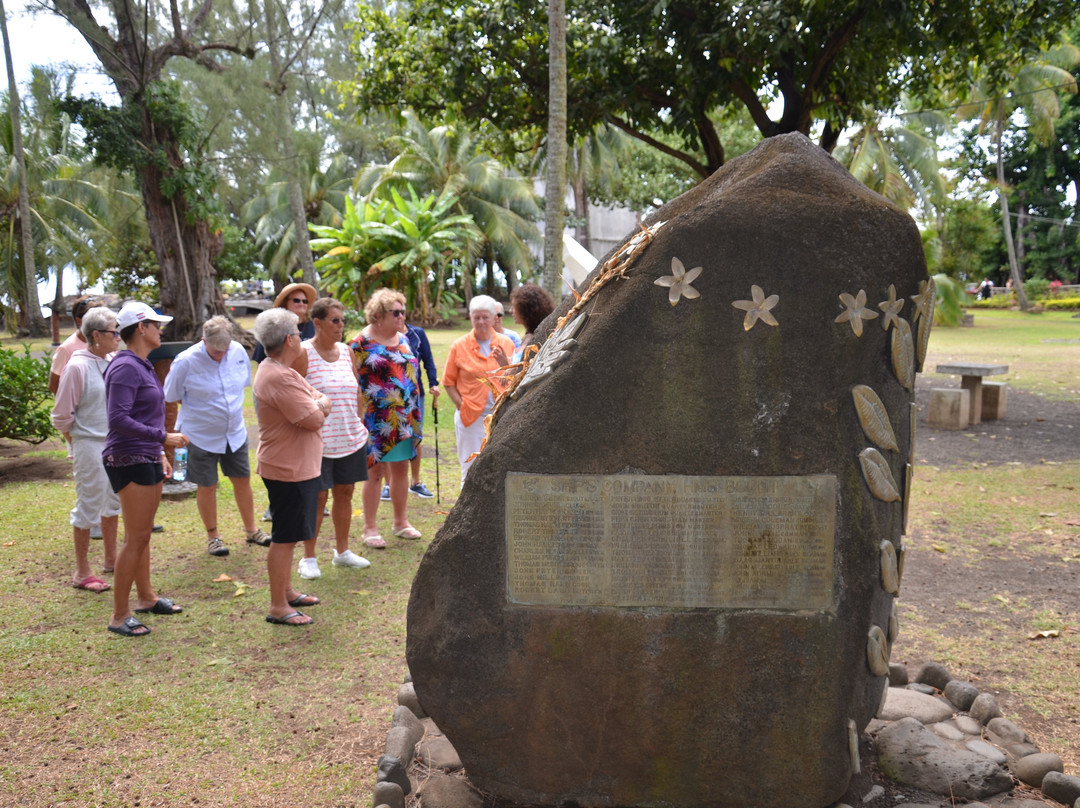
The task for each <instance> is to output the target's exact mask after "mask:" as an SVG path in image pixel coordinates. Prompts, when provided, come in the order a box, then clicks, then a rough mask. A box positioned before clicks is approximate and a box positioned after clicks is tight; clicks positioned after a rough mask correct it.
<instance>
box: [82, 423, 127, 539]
mask: <svg viewBox="0 0 1080 808" xmlns="http://www.w3.org/2000/svg"><path fill="white" fill-rule="evenodd" d="M104 449H105V441H103V440H101V441H98V440H92V439H88V438H76V439H75V440H74V441H73V442H72V444H71V453H72V456H73V461H72V471H73V473H74V474H75V507H74V508H72V509H71V525H72V527H77V528H80V529H84V530H85V529H87V528H91V527H93V526H94V525H96V524H98V523H99V522H101V518H102V517H103V516H118V515H119V514H120V497H118V496H117V495H116V494H115V493H114V492H113V490H112V486H111V485H110V484H109V475H108V474H106V473H105V464H104V463H102V461H101V453H102V451H103V450H104Z"/></svg>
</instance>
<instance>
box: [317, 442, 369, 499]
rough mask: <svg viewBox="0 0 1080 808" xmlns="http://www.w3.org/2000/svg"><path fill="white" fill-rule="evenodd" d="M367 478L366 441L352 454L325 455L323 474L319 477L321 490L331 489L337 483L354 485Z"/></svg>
mask: <svg viewBox="0 0 1080 808" xmlns="http://www.w3.org/2000/svg"><path fill="white" fill-rule="evenodd" d="M366 479H367V444H366V443H365V444H364V445H363V446H361V447H360V448H359V449H357V450H356V451H355V452H353V453H352V454H351V455H345V456H344V457H324V458H323V459H322V476H321V477H320V478H319V490H320V491H329V490H330V489H331V488H333V487H334V486H335V485H352V484H353V483H362V482H363V481H364V480H366Z"/></svg>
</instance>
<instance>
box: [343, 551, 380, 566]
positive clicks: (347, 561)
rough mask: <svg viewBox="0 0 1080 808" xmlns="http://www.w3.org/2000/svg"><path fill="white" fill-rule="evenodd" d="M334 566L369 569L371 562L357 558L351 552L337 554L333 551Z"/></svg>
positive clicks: (360, 557) (361, 557)
mask: <svg viewBox="0 0 1080 808" xmlns="http://www.w3.org/2000/svg"><path fill="white" fill-rule="evenodd" d="M334 566H335V567H356V568H357V569H364V567H370V566H371V562H370V561H368V560H367V559H366V558H364V557H363V556H358V555H357V554H356V553H354V552H353V551H352V550H346V551H345V552H344V553H339V552H338V551H337V550H334Z"/></svg>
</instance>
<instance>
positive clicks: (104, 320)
mask: <svg viewBox="0 0 1080 808" xmlns="http://www.w3.org/2000/svg"><path fill="white" fill-rule="evenodd" d="M115 322H116V312H115V311H113V310H112V309H107V308H105V307H104V306H93V307H92V308H89V309H87V310H86V314H84V315H83V318H82V325H80V326H79V330H80V331H81V332H82V335H83V336H84V337H86V341H87V342H90V341H91V338H92V336H93V333H94V332H95V331H104V330H105V326H107V325H108V324H109V323H115Z"/></svg>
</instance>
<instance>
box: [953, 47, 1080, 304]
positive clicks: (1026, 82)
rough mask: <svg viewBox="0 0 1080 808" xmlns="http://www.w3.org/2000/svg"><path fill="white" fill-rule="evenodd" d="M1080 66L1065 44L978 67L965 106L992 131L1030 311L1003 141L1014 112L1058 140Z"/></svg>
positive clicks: (1017, 283)
mask: <svg viewBox="0 0 1080 808" xmlns="http://www.w3.org/2000/svg"><path fill="white" fill-rule="evenodd" d="M1077 62H1080V49H1078V48H1077V47H1076V46H1074V45H1072V44H1070V43H1068V42H1064V41H1063V42H1061V43H1059V44H1058V45H1056V46H1054V47H1052V48H1048V49H1045V50H1042V51H1040V52H1038V53H1033V52H1031V51H1021V52H1019V53H1018V54H1016V55H1015V56H1014V57H1013V58H1012V60H1010V61H1009V62H1007V63H1006V64H1004V65H1003V66H1000V67H999V69H998V71H997V72H994V71H992V70H990V69H978V70H977V71H976V76H977V77H978V78H977V81H976V83H975V84H974V85H973V86H972V88H971V90H970V94H971V95H972V96H973V97H974V98H975V99H977V100H976V101H974V102H972V103H970V104H967V105H965V106H963V107H961V108H960V114H961V115H962V116H964V117H968V118H978V119H980V121H981V123H982V125H983V126H984V127H991V130H992V133H991V137H992V140H993V149H994V155H995V160H996V164H997V172H996V173H997V191H998V201H999V203H1000V205H1001V222H1002V231H1003V233H1004V235H1005V249H1006V252H1007V253H1008V257H1009V273H1010V275H1011V276H1012V282H1013V289H1014V290H1015V291H1016V298H1017V302H1018V303H1019V304H1020V308H1021V309H1023V310H1025V311H1026V310H1027V309H1028V307H1029V303H1028V300H1027V295H1026V294H1025V293H1024V289H1023V285H1024V271H1023V267H1022V266H1021V265H1020V261H1019V259H1018V256H1017V250H1016V243H1015V238H1014V235H1013V221H1012V215H1011V212H1010V210H1009V189H1008V186H1007V184H1006V182H1005V160H1004V150H1003V147H1002V137H1003V134H1004V132H1005V125H1006V122H1007V121H1008V120H1009V119H1010V118H1011V116H1012V113H1013V112H1014V111H1016V110H1022V112H1023V116H1024V118H1025V120H1026V122H1027V126H1028V128H1029V130H1030V132H1031V135H1032V137H1033V138H1034V139H1035V141H1036V142H1039V143H1044V144H1045V143H1048V142H1050V141H1052V140H1053V137H1054V121H1055V119H1056V118H1057V117H1058V115H1059V114H1060V112H1061V107H1060V102H1059V99H1058V91H1059V90H1061V89H1064V90H1066V91H1068V92H1071V93H1075V92H1076V90H1077V82H1076V79H1075V78H1074V77H1073V75H1072V74H1071V73H1070V72H1069V70H1070V69H1071V68H1072V67H1074V66H1075V65H1076V64H1077Z"/></svg>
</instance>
